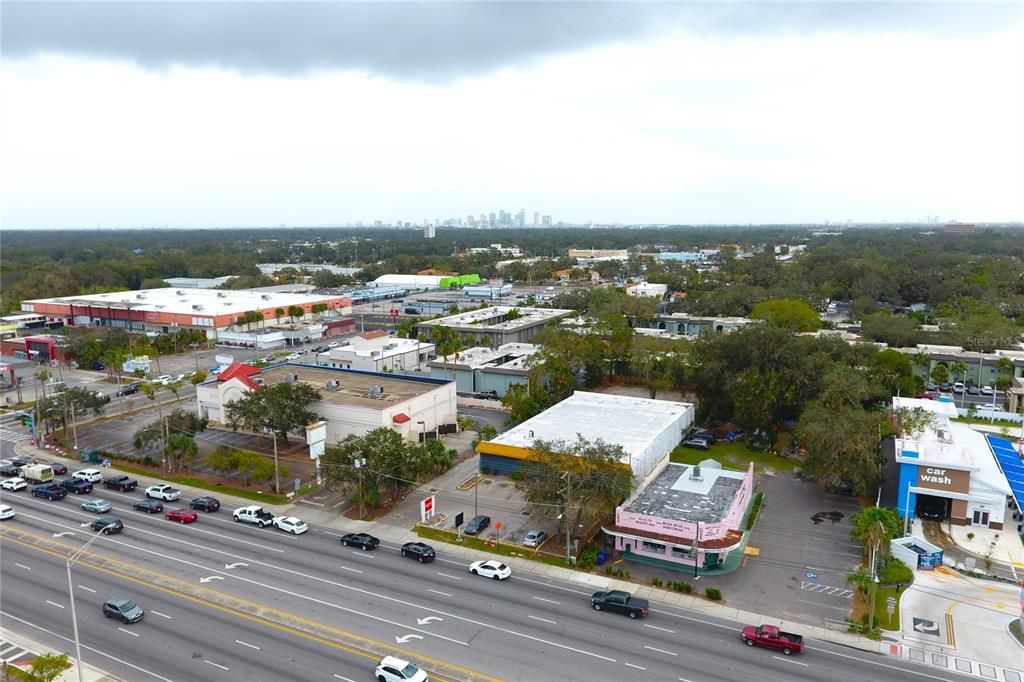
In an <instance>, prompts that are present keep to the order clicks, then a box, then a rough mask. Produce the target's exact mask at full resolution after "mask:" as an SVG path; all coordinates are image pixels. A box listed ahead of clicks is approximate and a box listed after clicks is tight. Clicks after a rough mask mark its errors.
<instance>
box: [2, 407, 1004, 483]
mask: <svg viewBox="0 0 1024 682" xmlns="http://www.w3.org/2000/svg"><path fill="white" fill-rule="evenodd" d="M995 409H996V406H995V405H982V406H981V407H979V408H978V411H979V412H995ZM4 482H5V483H6V481H4Z"/></svg>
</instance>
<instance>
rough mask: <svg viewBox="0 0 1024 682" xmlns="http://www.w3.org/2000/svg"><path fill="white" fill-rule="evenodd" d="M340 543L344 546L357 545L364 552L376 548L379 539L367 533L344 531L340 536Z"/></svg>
mask: <svg viewBox="0 0 1024 682" xmlns="http://www.w3.org/2000/svg"><path fill="white" fill-rule="evenodd" d="M341 544H343V545H345V546H346V547H349V546H352V547H358V548H359V549H361V550H363V551H364V552H365V551H367V550H370V549H377V545H379V544H380V540H378V539H377V538H375V537H373V536H372V535H370V534H369V533H346V534H345V535H342V536H341Z"/></svg>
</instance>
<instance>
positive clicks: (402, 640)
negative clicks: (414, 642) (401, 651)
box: [395, 635, 423, 644]
mask: <svg viewBox="0 0 1024 682" xmlns="http://www.w3.org/2000/svg"><path fill="white" fill-rule="evenodd" d="M411 639H423V638H422V637H420V636H419V635H402V636H401V637H395V642H397V643H398V644H405V643H407V642H408V641H409V640H411Z"/></svg>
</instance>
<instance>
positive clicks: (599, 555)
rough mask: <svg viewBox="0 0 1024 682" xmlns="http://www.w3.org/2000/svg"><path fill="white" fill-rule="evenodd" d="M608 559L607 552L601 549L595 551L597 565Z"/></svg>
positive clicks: (602, 564)
mask: <svg viewBox="0 0 1024 682" xmlns="http://www.w3.org/2000/svg"><path fill="white" fill-rule="evenodd" d="M606 561H608V552H606V551H605V550H603V549H602V550H601V551H600V552H598V553H597V565H598V566H604V562H606Z"/></svg>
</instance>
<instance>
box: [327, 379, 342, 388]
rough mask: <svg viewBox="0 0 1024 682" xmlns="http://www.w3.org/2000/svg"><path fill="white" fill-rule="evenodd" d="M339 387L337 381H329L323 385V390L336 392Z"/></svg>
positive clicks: (339, 384)
mask: <svg viewBox="0 0 1024 682" xmlns="http://www.w3.org/2000/svg"><path fill="white" fill-rule="evenodd" d="M340 386H341V383H340V382H339V381H338V380H337V379H330V380H328V382H327V383H326V384H324V388H326V389H327V390H328V391H337V390H338V388H339V387H340Z"/></svg>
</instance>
